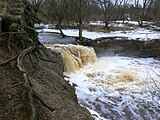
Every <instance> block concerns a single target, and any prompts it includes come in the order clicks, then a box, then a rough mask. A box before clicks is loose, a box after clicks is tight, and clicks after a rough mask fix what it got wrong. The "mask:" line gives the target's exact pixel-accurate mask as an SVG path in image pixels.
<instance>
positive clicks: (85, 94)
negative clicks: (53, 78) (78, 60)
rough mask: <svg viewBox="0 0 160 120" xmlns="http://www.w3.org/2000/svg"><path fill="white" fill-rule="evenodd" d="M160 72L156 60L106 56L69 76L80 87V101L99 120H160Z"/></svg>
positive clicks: (78, 91)
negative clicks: (158, 74)
mask: <svg viewBox="0 0 160 120" xmlns="http://www.w3.org/2000/svg"><path fill="white" fill-rule="evenodd" d="M156 73H160V62H159V61H157V60H154V59H153V58H131V57H118V56H116V57H102V58H99V59H97V61H96V62H95V63H94V64H88V65H87V66H85V67H84V68H82V69H81V70H79V71H77V72H76V73H74V74H70V75H68V76H69V79H68V80H69V81H70V82H71V83H74V84H75V85H76V93H77V95H78V99H79V102H80V103H81V104H83V105H85V106H87V107H88V109H89V110H90V111H91V113H92V115H93V116H95V118H96V119H97V120H109V119H112V120H113V119H114V120H129V119H134V120H157V119H160V101H159V99H158V96H157V95H156V92H158V89H159V88H157V87H156V86H155V84H154V82H156V83H157V84H158V85H160V84H159V83H160V82H158V81H159V80H160V78H159V76H157V74H156ZM66 79H67V78H66ZM153 80H155V81H153ZM151 91H152V93H153V94H152V95H153V96H152V95H151ZM159 92H160V91H159ZM154 94H155V95H154ZM157 94H159V93H157ZM155 101H156V102H158V103H156V102H155ZM98 113H99V114H98Z"/></svg>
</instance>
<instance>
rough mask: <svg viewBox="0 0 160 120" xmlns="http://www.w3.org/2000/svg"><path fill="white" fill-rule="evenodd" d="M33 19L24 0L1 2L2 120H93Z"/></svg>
mask: <svg viewBox="0 0 160 120" xmlns="http://www.w3.org/2000/svg"><path fill="white" fill-rule="evenodd" d="M33 15H34V11H32V6H31V5H29V4H28V3H27V2H26V1H24V0H23V2H22V1H21V0H7V1H6V0H1V1H0V28H1V29H0V30H1V32H0V86H1V87H0V119H1V120H29V119H31V120H92V117H91V116H90V113H89V112H88V111H87V110H86V109H85V108H82V107H81V106H80V105H79V104H78V101H77V97H76V95H75V89H74V87H72V86H70V85H69V84H68V82H67V81H65V80H64V79H63V68H64V67H63V61H62V57H61V55H60V54H59V53H56V52H53V51H50V50H48V49H47V48H45V47H44V46H43V45H41V44H40V43H39V41H38V39H37V35H36V33H35V31H34V29H33V23H34V21H35V19H36V18H33Z"/></svg>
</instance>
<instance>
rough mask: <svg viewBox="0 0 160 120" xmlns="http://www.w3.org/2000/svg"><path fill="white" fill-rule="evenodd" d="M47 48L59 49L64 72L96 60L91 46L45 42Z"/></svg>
mask: <svg viewBox="0 0 160 120" xmlns="http://www.w3.org/2000/svg"><path fill="white" fill-rule="evenodd" d="M45 46H46V47H47V48H51V49H52V50H57V49H58V50H59V51H60V53H61V55H62V57H63V62H64V66H65V72H66V73H74V72H75V71H76V70H79V69H80V68H82V67H83V66H84V65H86V64H88V63H90V62H94V61H95V60H96V58H97V57H96V53H95V51H94V49H93V48H90V47H85V46H81V45H72V44H69V45H62V44H54V45H51V44H47V45H45Z"/></svg>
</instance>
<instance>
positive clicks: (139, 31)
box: [37, 21, 160, 41]
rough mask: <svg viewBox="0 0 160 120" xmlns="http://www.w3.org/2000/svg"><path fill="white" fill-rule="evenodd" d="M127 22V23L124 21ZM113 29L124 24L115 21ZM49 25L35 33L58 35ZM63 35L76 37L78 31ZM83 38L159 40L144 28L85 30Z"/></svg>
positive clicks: (67, 32) (132, 22)
mask: <svg viewBox="0 0 160 120" xmlns="http://www.w3.org/2000/svg"><path fill="white" fill-rule="evenodd" d="M126 22H127V21H126ZM89 24H91V25H100V26H104V23H103V22H101V21H97V22H91V23H89ZM129 24H133V25H137V22H135V21H129ZM110 25H111V26H113V27H119V28H123V27H125V24H123V21H115V22H112V23H111V24H110ZM48 26H49V25H45V27H46V28H43V29H40V30H37V32H44V33H50V32H51V33H53V32H56V33H60V32H59V30H57V29H53V28H52V29H50V28H51V27H48ZM63 32H64V34H66V35H68V36H78V29H63ZM83 37H86V38H89V39H93V40H94V39H96V38H101V37H126V38H128V39H130V40H136V39H138V40H144V41H146V40H152V39H160V32H157V31H154V30H151V29H145V28H136V29H133V30H122V31H111V32H90V31H87V30H83Z"/></svg>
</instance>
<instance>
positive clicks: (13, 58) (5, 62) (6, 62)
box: [0, 54, 19, 66]
mask: <svg viewBox="0 0 160 120" xmlns="http://www.w3.org/2000/svg"><path fill="white" fill-rule="evenodd" d="M18 56H19V54H17V55H16V56H14V57H12V58H9V59H7V60H5V61H4V62H3V63H0V66H4V65H6V64H8V63H9V62H11V61H12V60H15V59H16V58H17V57H18Z"/></svg>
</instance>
